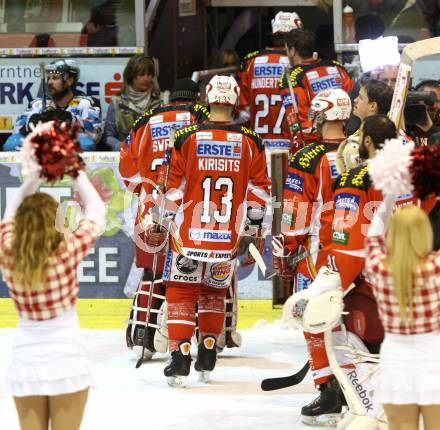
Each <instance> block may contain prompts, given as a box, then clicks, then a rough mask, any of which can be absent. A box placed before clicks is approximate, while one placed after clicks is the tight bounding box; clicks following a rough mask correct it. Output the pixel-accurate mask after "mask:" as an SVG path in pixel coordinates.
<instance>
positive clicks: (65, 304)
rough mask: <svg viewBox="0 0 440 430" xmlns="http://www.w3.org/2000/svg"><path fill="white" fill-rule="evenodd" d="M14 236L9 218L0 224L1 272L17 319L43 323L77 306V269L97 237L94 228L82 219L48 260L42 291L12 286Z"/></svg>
mask: <svg viewBox="0 0 440 430" xmlns="http://www.w3.org/2000/svg"><path fill="white" fill-rule="evenodd" d="M13 236H14V219H13V218H9V219H7V220H4V221H3V222H2V223H1V224H0V268H1V270H2V273H3V277H4V279H5V281H6V283H7V284H8V287H9V294H10V296H11V298H12V300H13V301H14V305H15V307H16V309H17V311H18V313H19V315H20V317H22V318H25V319H29V320H37V321H43V320H49V319H53V318H55V317H57V316H59V315H61V314H62V313H63V312H65V311H66V310H68V309H70V308H71V307H72V306H73V305H74V304H75V303H76V299H77V295H78V291H79V287H78V282H77V279H76V268H77V266H78V264H79V263H80V262H81V261H82V260H83V259H84V258H85V257H86V255H87V253H88V252H89V250H90V249H91V248H92V247H93V245H94V244H95V242H96V240H97V239H98V237H99V227H98V226H97V224H96V223H95V222H94V221H91V220H88V219H83V220H82V221H81V222H80V223H79V226H78V228H77V229H76V230H75V231H74V232H73V233H72V235H71V236H70V237H69V240H68V241H62V242H61V243H60V245H59V246H58V248H57V249H56V250H55V251H54V252H53V253H52V255H51V256H50V257H49V259H48V269H47V274H46V280H45V281H44V285H43V287H42V288H41V289H38V290H35V291H26V290H24V289H23V288H20V287H17V286H16V285H14V281H13V271H14V260H15V257H14V254H13V251H12V249H11V247H12V241H13Z"/></svg>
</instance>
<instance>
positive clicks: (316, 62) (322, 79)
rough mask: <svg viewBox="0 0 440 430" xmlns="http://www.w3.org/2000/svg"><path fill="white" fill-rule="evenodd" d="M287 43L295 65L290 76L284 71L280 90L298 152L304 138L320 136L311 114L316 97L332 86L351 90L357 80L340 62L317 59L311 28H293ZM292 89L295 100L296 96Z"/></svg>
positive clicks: (309, 139) (309, 140) (293, 146)
mask: <svg viewBox="0 0 440 430" xmlns="http://www.w3.org/2000/svg"><path fill="white" fill-rule="evenodd" d="M285 43H286V45H285V46H286V50H287V54H288V57H289V61H290V64H291V66H292V68H291V69H290V70H289V73H288V75H289V76H287V73H284V74H283V76H282V77H281V79H280V86H279V91H280V95H281V97H282V100H283V105H284V108H285V111H286V119H287V123H288V127H289V129H290V131H291V136H292V148H293V152H294V151H295V150H297V149H298V148H301V147H302V146H303V145H304V141H305V143H310V142H313V141H314V140H316V139H317V138H318V135H317V133H316V132H315V133H314V132H313V131H312V122H311V119H310V118H309V117H308V112H309V108H310V104H311V101H312V99H313V98H314V97H315V96H316V95H317V94H318V93H319V92H320V91H323V90H329V89H332V88H340V89H343V90H344V91H345V92H347V93H350V92H351V90H352V88H353V81H352V79H351V78H350V76H349V75H348V73H347V71H346V70H345V68H344V67H343V66H342V65H341V64H340V63H338V62H337V61H329V60H321V59H319V58H315V56H314V49H315V35H314V34H313V33H312V32H311V31H307V30H301V29H295V30H292V31H290V32H289V33H288V34H287V35H286V37H285ZM288 78H289V80H288ZM292 92H293V94H294V95H295V100H293V99H292ZM294 104H296V107H295V106H294ZM295 108H296V109H297V110H296V109H295ZM303 140H304V141H303Z"/></svg>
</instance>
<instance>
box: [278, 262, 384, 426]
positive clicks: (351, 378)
mask: <svg viewBox="0 0 440 430" xmlns="http://www.w3.org/2000/svg"><path fill="white" fill-rule="evenodd" d="M353 287H354V285H353ZM349 295H350V289H348V290H346V296H345V297H348V296H349ZM345 297H344V292H343V291H342V288H341V282H340V278H339V274H338V273H337V272H334V271H332V270H331V269H329V268H321V269H320V271H319V273H318V276H317V277H316V279H315V281H314V282H313V283H312V284H311V286H310V287H309V289H308V290H307V291H305V292H302V293H300V294H298V297H295V295H294V296H292V297H291V298H290V299H289V300H288V301H287V302H286V305H287V308H286V309H285V315H287V316H289V315H290V310H291V309H292V304H294V302H295V301H297V300H299V299H302V300H303V299H305V298H306V299H307V306H306V309H305V312H304V316H303V326H304V330H306V331H308V332H310V333H314V334H317V333H324V339H325V348H326V352H327V354H326V355H327V356H328V359H329V363H330V367H331V370H332V372H333V374H334V376H335V378H336V380H337V381H338V383H339V386H340V387H341V388H342V392H343V395H344V397H345V399H346V402H347V405H348V408H349V412H348V414H346V416H345V417H344V419H343V420H342V421H340V422H339V419H340V416H338V415H339V414H330V415H327V416H326V417H324V416H323V415H316V417H319V421H317V420H314V419H313V418H316V417H313V416H304V415H303V418H302V419H303V422H305V423H306V424H309V425H319V424H321V425H323V424H324V425H335V424H336V423H338V422H339V424H338V429H352V430H355V429H379V428H382V427H381V426H383V425H384V415H383V409H382V407H381V405H380V404H379V403H378V402H375V401H374V396H373V393H374V381H373V380H374V376H375V374H376V370H377V362H378V356H377V355H374V354H371V353H370V352H369V351H368V349H367V348H366V347H365V345H364V344H363V342H362V340H361V339H360V338H359V337H357V336H356V335H355V334H353V333H351V332H348V331H346V330H345V326H344V325H342V316H343V309H344V300H345ZM365 317H366V318H371V316H369V315H366V316H365ZM329 384H330V385H333V386H334V385H335V384H334V382H333V380H330V382H329ZM325 393H326V391H325V390H321V395H323V394H324V397H325V399H324V400H328V401H331V400H332V399H327V398H328V396H329V394H328V393H327V394H325ZM341 394H342V393H341ZM324 418H325V419H326V421H323V420H324Z"/></svg>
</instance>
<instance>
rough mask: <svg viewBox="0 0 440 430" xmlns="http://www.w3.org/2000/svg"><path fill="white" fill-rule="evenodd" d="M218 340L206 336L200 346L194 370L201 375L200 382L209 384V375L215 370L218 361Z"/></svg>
mask: <svg viewBox="0 0 440 430" xmlns="http://www.w3.org/2000/svg"><path fill="white" fill-rule="evenodd" d="M216 343H217V342H216V340H215V338H214V337H213V336H205V337H204V338H203V339H202V342H201V343H200V344H199V349H198V352H197V360H196V363H195V365H194V368H195V369H196V370H197V372H198V374H199V381H200V382H205V383H206V382H208V381H209V374H210V372H211V371H212V370H214V367H215V363H216V361H217V349H216Z"/></svg>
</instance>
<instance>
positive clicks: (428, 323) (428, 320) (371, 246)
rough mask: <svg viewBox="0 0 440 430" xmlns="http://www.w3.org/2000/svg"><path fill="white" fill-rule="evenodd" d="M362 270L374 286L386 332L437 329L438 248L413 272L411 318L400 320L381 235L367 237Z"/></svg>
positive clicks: (439, 294) (439, 309) (439, 320)
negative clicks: (364, 270)
mask: <svg viewBox="0 0 440 430" xmlns="http://www.w3.org/2000/svg"><path fill="white" fill-rule="evenodd" d="M366 246H367V259H366V264H365V269H366V272H367V275H368V279H369V281H370V282H371V284H372V286H373V292H374V295H375V297H376V301H377V305H378V310H379V316H380V319H381V321H382V324H383V327H384V329H385V332H386V333H395V334H421V333H432V332H438V331H440V251H437V252H432V253H431V254H429V256H428V257H427V258H426V260H425V261H424V262H423V263H421V264H420V265H419V266H418V267H417V268H416V270H415V272H414V275H413V318H412V320H402V318H401V316H400V315H401V312H400V308H399V302H398V299H397V296H396V295H395V293H394V288H393V277H392V273H391V270H390V268H389V267H388V265H387V264H386V258H387V253H386V247H385V242H384V239H383V237H381V236H373V237H367V239H366Z"/></svg>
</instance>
